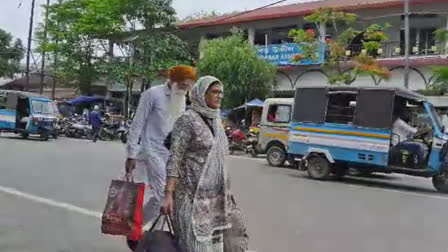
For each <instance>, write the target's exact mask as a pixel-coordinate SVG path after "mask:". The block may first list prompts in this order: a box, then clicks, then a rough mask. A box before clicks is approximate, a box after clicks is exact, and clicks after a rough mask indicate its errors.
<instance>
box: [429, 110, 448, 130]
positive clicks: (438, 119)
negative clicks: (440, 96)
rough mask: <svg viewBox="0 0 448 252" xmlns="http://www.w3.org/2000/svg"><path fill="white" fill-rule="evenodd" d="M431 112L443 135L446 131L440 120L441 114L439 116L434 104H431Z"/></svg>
mask: <svg viewBox="0 0 448 252" xmlns="http://www.w3.org/2000/svg"><path fill="white" fill-rule="evenodd" d="M429 110H430V112H431V115H432V117H433V118H434V122H435V123H436V126H437V128H438V129H439V130H440V131H442V133H443V132H444V130H445V127H444V126H443V124H442V121H441V120H440V117H439V114H437V111H436V109H435V108H434V106H433V105H432V104H429Z"/></svg>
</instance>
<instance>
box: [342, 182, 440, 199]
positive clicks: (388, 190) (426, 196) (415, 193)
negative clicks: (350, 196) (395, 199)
mask: <svg viewBox="0 0 448 252" xmlns="http://www.w3.org/2000/svg"><path fill="white" fill-rule="evenodd" d="M345 185H347V184H345ZM348 186H349V187H351V188H356V189H370V190H373V191H381V192H394V193H401V194H406V195H411V196H418V197H425V198H433V199H441V200H448V197H444V196H439V195H430V194H425V193H417V192H407V191H400V190H396V189H386V188H378V187H372V186H361V185H348Z"/></svg>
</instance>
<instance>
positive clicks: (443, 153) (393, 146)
mask: <svg viewBox="0 0 448 252" xmlns="http://www.w3.org/2000/svg"><path fill="white" fill-rule="evenodd" d="M290 127H291V130H290V136H289V141H288V153H289V155H290V156H291V157H292V158H293V159H294V160H296V161H297V162H301V163H302V164H304V165H302V166H301V167H302V168H303V169H306V170H307V172H308V175H309V176H310V177H311V178H313V179H319V180H324V179H327V178H329V177H330V176H331V175H334V176H336V177H342V176H343V175H345V173H346V171H347V170H348V169H349V168H356V169H358V170H360V171H368V172H382V173H401V174H407V175H411V176H420V177H427V178H430V177H432V181H433V185H434V187H435V188H436V189H437V190H438V191H440V192H445V193H448V160H447V150H448V144H447V141H448V135H446V134H445V129H444V127H443V125H442V123H441V122H440V119H439V116H438V115H437V113H436V111H435V109H434V106H433V105H432V104H431V103H429V102H428V101H427V100H426V99H425V97H424V96H421V95H419V94H417V93H414V92H411V91H408V90H405V89H400V88H387V87H384V88H378V87H375V88H373V87H359V88H356V87H309V88H306V87H303V88H298V89H297V90H296V94H295V100H294V107H293V116H292V122H291V124H290Z"/></svg>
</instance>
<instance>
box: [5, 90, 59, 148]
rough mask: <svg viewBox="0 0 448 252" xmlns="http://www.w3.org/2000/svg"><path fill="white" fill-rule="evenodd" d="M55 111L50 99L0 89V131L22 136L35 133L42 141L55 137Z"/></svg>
mask: <svg viewBox="0 0 448 252" xmlns="http://www.w3.org/2000/svg"><path fill="white" fill-rule="evenodd" d="M56 122H57V117H56V111H54V106H53V104H52V101H51V100H49V99H47V98H44V97H40V96H38V95H36V94H33V93H27V92H21V91H12V90H0V131H3V132H14V133H16V134H20V135H21V136H22V137H23V138H27V137H28V136H29V135H34V134H37V135H39V136H40V138H41V139H42V140H44V141H47V140H48V138H49V136H53V137H54V138H57V135H58V133H57V132H56V130H55V124H56Z"/></svg>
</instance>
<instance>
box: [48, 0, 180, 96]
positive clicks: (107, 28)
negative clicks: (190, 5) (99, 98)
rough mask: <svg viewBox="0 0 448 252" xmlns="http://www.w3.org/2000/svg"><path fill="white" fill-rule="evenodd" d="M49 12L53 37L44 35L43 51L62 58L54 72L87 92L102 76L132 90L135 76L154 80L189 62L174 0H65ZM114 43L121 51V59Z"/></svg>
mask: <svg viewBox="0 0 448 252" xmlns="http://www.w3.org/2000/svg"><path fill="white" fill-rule="evenodd" d="M48 11H49V20H48V39H47V40H44V39H43V36H39V38H41V39H40V48H41V50H45V51H46V52H49V53H50V54H52V55H57V56H58V62H57V63H55V62H53V63H54V64H53V66H52V70H53V72H54V73H55V75H56V76H57V77H58V78H60V79H62V80H65V82H68V83H73V84H75V85H76V86H77V87H79V89H80V91H81V93H83V94H90V93H91V84H92V82H93V81H95V80H97V79H99V78H108V79H110V80H113V81H116V82H120V83H124V84H126V86H127V88H128V89H129V88H132V85H133V80H134V79H135V78H134V77H140V78H144V79H152V78H153V77H154V75H155V73H156V72H158V71H159V70H160V69H161V68H165V67H169V66H171V65H173V64H176V63H177V62H179V59H181V60H185V59H186V58H188V56H186V55H185V53H184V52H183V47H184V45H185V43H184V42H183V41H182V40H181V39H179V37H177V35H176V33H175V27H174V26H173V21H174V20H175V11H174V9H173V8H172V7H171V1H169V0H65V1H62V3H59V4H53V5H51V6H50V7H49V8H48ZM41 27H44V24H42V25H41ZM137 27H138V28H141V30H140V31H137ZM42 31H43V28H41V29H40V34H42ZM110 41H112V42H113V43H114V44H115V45H117V46H118V49H119V50H116V52H115V53H114V54H116V56H115V57H112V56H111V55H112V52H113V48H114V47H111V46H110V43H109V42H110ZM115 48H116V47H115Z"/></svg>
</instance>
